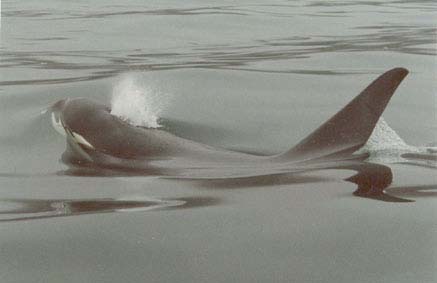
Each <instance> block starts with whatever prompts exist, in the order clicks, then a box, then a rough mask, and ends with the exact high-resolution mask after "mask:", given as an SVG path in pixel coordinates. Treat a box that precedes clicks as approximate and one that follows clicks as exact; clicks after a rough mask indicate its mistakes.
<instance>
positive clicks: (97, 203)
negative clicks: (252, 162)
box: [0, 197, 219, 222]
mask: <svg viewBox="0 0 437 283" xmlns="http://www.w3.org/2000/svg"><path fill="white" fill-rule="evenodd" d="M218 202H219V200H218V199H215V198H209V197H196V198H194V197H193V198H191V197H185V198H178V199H166V200H160V199H151V198H150V199H143V200H121V199H112V198H102V199H3V200H0V222H8V221H21V220H33V219H42V218H52V217H63V216H76V215H82V214H95V213H110V212H133V211H149V210H162V209H185V208H195V207H202V206H212V205H215V204H217V203H218Z"/></svg>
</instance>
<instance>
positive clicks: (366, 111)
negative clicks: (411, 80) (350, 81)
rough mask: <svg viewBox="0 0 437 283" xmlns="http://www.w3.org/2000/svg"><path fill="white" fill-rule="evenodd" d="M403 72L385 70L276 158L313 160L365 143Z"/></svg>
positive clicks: (397, 69)
mask: <svg viewBox="0 0 437 283" xmlns="http://www.w3.org/2000/svg"><path fill="white" fill-rule="evenodd" d="M407 74H408V70H406V69H404V68H395V69H392V70H390V71H387V72H385V73H384V74H382V75H381V76H379V77H378V78H377V79H376V80H374V81H373V82H372V83H371V84H370V85H369V86H368V87H367V88H366V89H365V90H363V91H362V92H361V93H360V94H359V95H358V96H356V97H355V98H354V99H353V100H352V101H351V102H349V104H347V105H346V106H345V107H344V108H343V109H342V110H340V111H339V112H338V113H337V114H335V115H334V116H333V117H332V118H331V119H329V120H328V121H327V122H325V123H324V124H323V125H321V126H320V127H319V128H318V129H317V130H315V131H314V132H313V133H311V134H310V135H309V136H308V137H306V138H305V139H303V140H302V141H301V142H300V143H298V144H297V145H296V146H295V147H293V148H292V149H290V150H289V151H287V152H285V153H283V154H281V155H279V156H278V157H279V158H281V159H282V158H286V159H313V158H319V157H324V156H328V155H333V154H352V153H353V152H355V151H356V150H358V149H359V148H360V147H362V146H363V145H364V144H365V143H366V142H367V140H368V139H369V137H370V135H371V134H372V131H373V129H374V128H375V125H376V123H377V122H378V119H379V117H380V116H381V114H382V112H383V111H384V109H385V107H386V106H387V103H388V101H389V100H390V98H391V97H392V95H393V93H394V92H395V90H396V88H397V87H398V86H399V84H400V83H401V81H402V80H403V79H404V78H405V76H406V75H407Z"/></svg>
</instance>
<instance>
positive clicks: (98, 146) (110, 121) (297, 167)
mask: <svg viewBox="0 0 437 283" xmlns="http://www.w3.org/2000/svg"><path fill="white" fill-rule="evenodd" d="M407 74H408V70H406V69H405V68H394V69H392V70H389V71H387V72H385V73H384V74H382V75H381V76H379V77H378V78H376V79H375V80H374V81H373V82H372V83H371V84H370V85H369V86H367V87H366V88H365V89H364V90H363V91H362V92H361V93H360V94H359V95H357V96H356V97H355V98H354V99H353V100H352V101H350V102H349V103H348V104H347V105H346V106H344V107H343V108H342V109H341V110H340V111H338V112H337V113H336V114H335V115H334V116H332V117H331V118H330V119H329V120H327V121H326V122H325V123H323V124H322V125H321V126H320V127H319V128H317V129H316V130H315V131H313V132H312V133H311V134H310V135H308V136H307V137H306V138H304V139H303V140H302V141H301V142H299V143H298V144H297V145H295V146H294V147H292V148H291V149H290V150H288V151H286V152H284V153H280V154H275V155H272V156H258V155H253V154H248V153H242V152H237V151H231V150H227V149H222V148H215V147H212V146H208V145H205V144H202V143H198V142H195V141H192V140H188V139H184V138H181V137H178V136H176V135H173V134H171V133H169V132H166V131H164V130H162V129H152V128H144V127H139V126H133V125H131V124H129V123H127V122H126V121H124V120H122V119H120V118H119V117H116V116H114V115H111V114H110V110H111V109H110V108H109V107H107V106H105V105H102V104H100V103H97V102H95V101H93V100H91V99H88V98H74V99H70V98H67V99H63V100H60V101H58V102H56V103H55V104H54V105H53V106H52V107H51V110H52V111H51V120H52V124H53V126H54V128H55V129H56V130H57V131H58V132H60V133H61V134H63V135H65V136H66V141H67V147H66V151H65V152H64V153H63V155H62V160H63V161H64V162H65V163H67V164H69V165H70V166H71V167H72V168H94V169H102V170H110V171H111V172H119V173H120V172H125V173H127V174H134V175H138V174H139V175H158V176H166V177H175V178H188V179H221V178H224V179H226V178H250V177H255V176H267V175H275V174H290V173H291V174H293V173H300V172H307V171H315V170H322V169H331V168H345V169H353V170H356V171H358V172H359V174H357V175H355V176H353V177H351V178H349V181H351V182H354V183H357V184H359V188H358V190H357V191H356V194H358V195H372V196H373V195H381V194H383V189H384V188H385V187H387V186H388V185H389V184H390V183H391V178H392V177H391V171H390V169H389V168H388V167H386V166H384V165H379V164H373V165H371V164H370V163H366V162H364V160H365V158H366V157H367V156H363V155H356V154H353V153H354V152H356V151H357V150H358V149H360V148H361V147H362V146H363V145H364V144H365V143H366V141H367V140H368V139H369V137H370V135H371V133H372V131H373V129H374V128H375V125H376V123H377V122H378V119H379V118H380V116H381V114H382V113H383V111H384V109H385V108H386V106H387V103H388V102H389V100H390V98H391V97H392V95H393V94H394V92H395V90H396V89H397V87H398V86H399V84H400V83H401V82H402V80H403V79H404V78H405V77H406V75H407ZM369 168H370V169H369ZM387 169H388V171H387ZM369 172H370V173H369ZM378 172H379V173H378ZM381 172H382V173H381ZM388 172H389V173H388ZM378 174H379V175H381V176H378ZM375 176H376V177H375ZM363 178H364V179H363Z"/></svg>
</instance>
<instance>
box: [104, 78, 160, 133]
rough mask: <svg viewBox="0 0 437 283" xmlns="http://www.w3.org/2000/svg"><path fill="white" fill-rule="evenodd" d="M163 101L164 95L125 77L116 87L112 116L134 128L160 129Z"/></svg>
mask: <svg viewBox="0 0 437 283" xmlns="http://www.w3.org/2000/svg"><path fill="white" fill-rule="evenodd" d="M163 100H164V96H163V95H162V93H160V92H158V91H156V90H154V89H152V88H150V87H146V86H144V85H141V84H139V83H138V81H137V80H135V78H134V77H132V76H124V77H122V78H121V79H120V80H119V81H118V83H117V84H116V85H115V86H114V89H113V92H112V98H111V114H112V115H115V116H118V117H120V118H121V119H123V120H125V121H126V122H128V123H130V124H132V125H134V126H141V127H146V128H159V127H160V125H159V122H158V119H159V115H160V113H161V111H162V109H163V107H164V103H163Z"/></svg>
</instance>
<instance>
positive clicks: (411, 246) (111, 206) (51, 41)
mask: <svg viewBox="0 0 437 283" xmlns="http://www.w3.org/2000/svg"><path fill="white" fill-rule="evenodd" d="M1 8H2V11H1V12H2V14H1V49H0V54H1V55H0V56H1V62H0V64H1V65H0V68H1V69H0V154H1V159H0V281H1V282H345V283H346V282H347V283H350V282H360V283H361V282H372V283H373V282H393V283H395V282H396V283H399V282H436V280H437V273H436V271H435V270H436V268H435V267H436V266H437V249H436V247H437V245H436V244H437V237H436V235H437V224H436V220H435V219H436V212H437V208H436V207H437V198H436V196H437V178H436V177H435V176H436V174H435V173H436V170H435V168H436V164H435V160H424V161H423V162H420V163H417V162H416V163H411V162H410V163H408V162H405V163H396V164H389V166H390V168H391V170H392V173H393V182H392V185H391V187H390V188H388V189H387V192H389V193H390V194H392V195H394V196H397V197H401V198H407V199H410V200H414V201H415V202H409V203H389V202H382V201H377V200H371V199H365V198H359V197H355V196H353V195H352V192H353V191H354V190H355V189H356V185H355V184H352V183H349V182H345V181H343V179H345V178H348V177H350V176H351V175H353V174H354V172H352V171H349V170H321V171H320V172H311V173H303V174H302V175H299V176H294V177H293V178H291V179H285V180H279V179H271V180H270V181H256V182H253V181H244V180H242V181H240V182H236V183H235V182H234V183H233V185H232V186H231V185H229V184H226V183H223V182H220V181H215V182H207V183H204V182H197V181H180V180H179V181H178V180H171V179H162V178H159V177H150V176H149V177H148V176H141V177H139V176H118V177H114V176H112V177H108V176H93V175H89V176H80V177H79V176H71V175H69V174H66V173H65V172H66V170H68V168H67V166H66V165H65V164H63V163H62V162H60V157H61V154H62V152H63V151H64V149H65V140H64V138H63V137H61V136H60V135H58V134H57V133H56V132H55V131H54V130H53V129H52V127H51V126H50V123H49V120H48V119H47V117H46V115H45V114H41V113H42V112H44V110H45V109H47V107H49V106H50V105H51V104H52V103H53V102H55V101H57V100H59V99H62V98H66V97H81V96H85V97H89V98H92V99H95V100H98V101H101V102H102V103H109V101H110V98H111V95H112V92H113V89H114V87H115V86H116V85H117V84H118V83H119V81H120V80H122V78H123V77H125V76H128V77H132V78H135V80H136V81H138V82H139V83H140V84H141V85H143V86H146V87H148V88H150V89H151V90H152V91H153V92H154V93H157V94H158V96H162V101H164V102H165V103H163V105H164V106H163V107H162V109H161V114H160V115H161V123H162V125H163V127H164V128H165V129H167V130H169V131H170V132H172V133H175V134H177V135H180V136H183V137H185V138H189V139H193V140H196V141H200V142H203V143H206V144H210V145H213V146H217V147H223V148H227V149H232V150H240V151H244V152H254V153H257V154H275V153H278V152H281V151H284V150H287V149H289V148H290V147H291V146H292V145H293V144H296V143H297V142H299V141H300V140H301V139H302V138H303V137H305V136H306V135H307V134H309V133H310V132H312V131H313V130H314V129H315V128H316V127H317V126H319V125H320V124H322V123H323V122H324V121H325V120H326V119H327V118H329V117H330V116H331V115H332V114H334V113H335V112H336V111H338V110H339V109H340V108H342V107H343V106H344V105H345V104H346V103H347V102H348V101H349V100H351V99H352V98H353V97H354V96H355V95H356V94H358V93H359V92H360V91H361V90H362V89H363V88H364V87H365V86H366V85H367V84H368V83H370V82H371V81H372V80H373V79H374V78H375V77H377V76H378V75H379V74H381V73H383V72H384V71H386V70H388V69H391V68H393V67H399V66H400V67H405V68H407V69H409V70H410V74H409V76H408V77H407V78H406V80H405V81H404V82H403V83H402V85H401V86H400V88H399V89H398V90H397V93H396V94H395V96H394V97H393V99H392V101H391V102H390V104H389V106H388V107H387V109H386V111H385V113H384V118H385V120H386V121H387V122H388V124H389V125H390V126H391V127H392V128H393V129H394V130H395V131H396V132H397V134H399V135H400V136H401V137H402V138H403V139H404V140H405V142H406V143H408V144H410V145H412V146H416V147H419V146H424V145H427V144H433V143H434V144H435V142H437V127H436V125H437V123H436V122H437V116H436V110H435V109H436V106H437V99H436V92H435V90H436V88H437V79H436V78H437V77H436V75H437V65H436V55H437V54H436V53H437V52H436V44H437V40H436V31H437V29H436V26H435V23H436V20H437V4H436V3H435V1H329V2H327V1H239V2H235V1H193V0H190V1H147V3H144V1H133V0H130V1H123V2H120V1H92V2H89V1H50V0H45V1H32V0H31V1H2V7H1ZM416 160H417V159H416Z"/></svg>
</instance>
